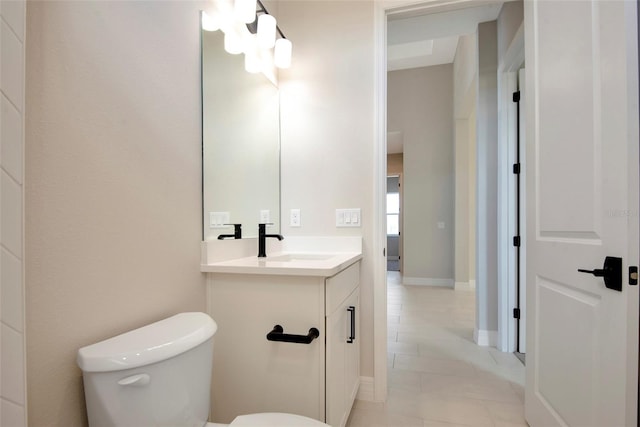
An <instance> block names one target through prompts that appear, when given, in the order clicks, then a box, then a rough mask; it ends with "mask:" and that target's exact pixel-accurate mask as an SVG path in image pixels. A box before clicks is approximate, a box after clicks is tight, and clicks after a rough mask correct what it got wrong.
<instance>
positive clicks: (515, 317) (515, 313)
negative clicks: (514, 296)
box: [513, 308, 520, 319]
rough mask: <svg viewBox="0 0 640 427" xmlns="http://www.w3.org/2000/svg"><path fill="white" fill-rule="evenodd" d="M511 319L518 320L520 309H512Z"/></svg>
mask: <svg viewBox="0 0 640 427" xmlns="http://www.w3.org/2000/svg"><path fill="white" fill-rule="evenodd" d="M513 318H514V319H519V318H520V309H519V308H514V309H513Z"/></svg>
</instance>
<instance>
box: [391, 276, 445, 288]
mask: <svg viewBox="0 0 640 427" xmlns="http://www.w3.org/2000/svg"><path fill="white" fill-rule="evenodd" d="M402 284H403V285H417V286H441V287H444V288H453V286H454V281H453V279H431V278H429V277H406V276H403V277H402Z"/></svg>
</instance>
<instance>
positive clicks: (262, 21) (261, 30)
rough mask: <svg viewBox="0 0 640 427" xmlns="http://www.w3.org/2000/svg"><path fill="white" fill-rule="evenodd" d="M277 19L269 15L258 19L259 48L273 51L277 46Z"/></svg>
mask: <svg viewBox="0 0 640 427" xmlns="http://www.w3.org/2000/svg"><path fill="white" fill-rule="evenodd" d="M276 27H277V25H276V18H274V17H273V15H269V14H267V13H265V14H263V15H260V16H259V17H258V46H260V47H261V48H264V49H271V48H272V47H273V46H275V44H276Z"/></svg>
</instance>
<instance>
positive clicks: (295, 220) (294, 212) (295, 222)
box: [289, 209, 300, 227]
mask: <svg viewBox="0 0 640 427" xmlns="http://www.w3.org/2000/svg"><path fill="white" fill-rule="evenodd" d="M289 225H290V226H291V227H300V209H291V217H290V221H289Z"/></svg>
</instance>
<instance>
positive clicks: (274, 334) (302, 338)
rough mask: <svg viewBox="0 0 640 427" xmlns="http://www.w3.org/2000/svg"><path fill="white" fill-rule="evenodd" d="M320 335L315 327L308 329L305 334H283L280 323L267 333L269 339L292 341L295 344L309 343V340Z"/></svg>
mask: <svg viewBox="0 0 640 427" xmlns="http://www.w3.org/2000/svg"><path fill="white" fill-rule="evenodd" d="M319 336H320V331H319V330H317V329H316V328H311V329H309V333H308V334H307V335H293V334H285V333H284V329H283V328H282V326H280V325H275V326H274V327H273V329H272V330H271V332H269V333H268V334H267V339H268V340H269V341H280V342H292V343H296V344H311V341H313V340H315V339H316V338H318V337H319Z"/></svg>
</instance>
